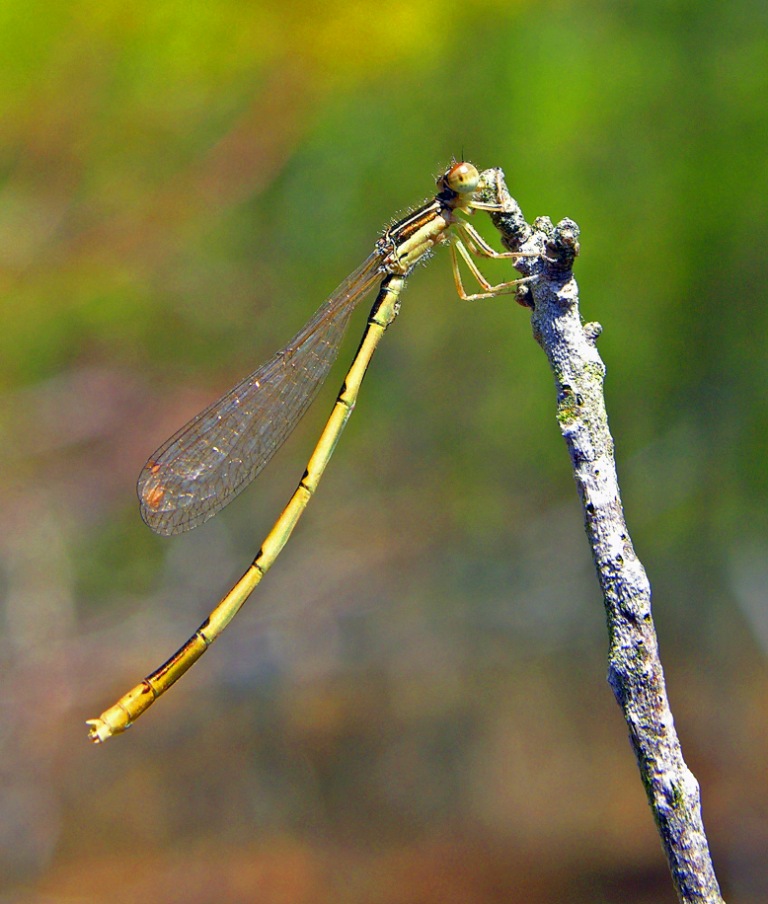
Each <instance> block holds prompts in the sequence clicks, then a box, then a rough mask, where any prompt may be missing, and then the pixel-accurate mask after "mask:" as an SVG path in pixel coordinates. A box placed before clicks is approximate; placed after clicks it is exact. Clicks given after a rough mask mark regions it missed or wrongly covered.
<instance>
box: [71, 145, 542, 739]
mask: <svg viewBox="0 0 768 904" xmlns="http://www.w3.org/2000/svg"><path fill="white" fill-rule="evenodd" d="M483 188H485V186H484V185H483V183H482V179H481V175H480V173H479V172H478V170H477V169H476V168H475V167H474V166H473V165H472V164H471V163H466V162H464V163H454V164H453V165H452V166H451V167H450V168H449V169H448V170H447V171H446V172H445V173H443V174H442V175H441V176H440V178H439V179H438V180H437V189H438V191H437V194H436V195H435V197H434V198H433V199H432V200H431V201H429V202H428V203H426V204H424V205H423V206H422V207H419V208H418V209H417V210H415V211H413V212H412V213H410V214H409V215H408V216H407V217H405V218H404V219H402V220H400V221H399V222H398V223H396V224H395V225H394V226H391V227H390V228H389V229H387V230H386V231H385V232H384V234H383V235H382V236H381V238H380V239H379V240H378V241H377V242H376V246H375V248H374V250H373V253H372V254H371V255H370V256H369V257H368V259H367V260H366V261H365V262H364V263H363V264H362V265H361V266H360V267H358V269H357V270H355V271H354V273H352V274H351V275H350V276H348V277H347V278H346V279H345V280H344V282H343V283H342V284H341V285H340V286H339V287H338V288H337V289H336V291H335V292H333V293H332V294H331V295H330V296H329V297H328V298H327V299H326V300H325V302H324V303H323V305H322V306H321V307H320V309H319V310H318V311H317V312H316V313H315V315H314V317H312V319H311V320H310V321H309V322H308V323H307V324H306V326H304V328H303V329H302V330H301V331H300V332H298V333H297V334H296V335H295V336H294V337H293V339H292V340H291V341H290V342H289V343H288V344H287V345H286V346H285V348H283V349H282V350H281V351H279V352H278V353H277V354H276V355H275V356H274V357H273V358H272V359H271V360H269V361H267V363H266V364H264V365H262V366H261V367H260V368H259V369H258V370H256V371H255V372H254V373H252V374H251V375H250V376H249V377H246V378H245V379H244V380H243V381H242V382H240V383H238V384H237V386H235V387H234V389H232V390H231V391H230V392H228V393H227V394H226V395H224V396H223V397H222V398H221V399H219V400H218V401H216V402H214V403H213V404H212V405H210V406H209V407H208V408H206V409H205V410H204V411H202V412H201V413H200V414H198V415H197V417H195V418H193V419H192V420H191V421H190V422H189V423H188V424H187V425H186V426H185V427H183V428H182V429H181V430H180V431H179V432H178V433H176V434H175V435H174V436H172V437H171V438H170V439H169V440H168V441H167V442H166V443H164V444H163V445H162V446H161V447H160V448H159V449H158V450H157V452H155V454H154V455H153V456H152V457H151V458H150V459H149V461H148V462H147V464H146V465H145V467H144V470H143V471H142V472H141V476H140V477H139V483H138V488H137V489H138V494H139V500H140V503H141V514H142V517H143V518H144V520H145V521H146V523H147V524H148V525H149V526H150V527H151V528H152V529H153V530H154V531H156V532H157V533H159V534H165V535H172V534H178V533H181V532H182V531H185V530H190V529H191V528H193V527H197V525H199V524H202V523H203V522H204V521H206V520H207V519H208V518H210V517H212V516H213V515H215V514H216V513H217V512H218V511H219V510H220V509H222V508H223V507H224V506H225V505H227V503H229V502H230V501H231V500H232V499H233V498H234V497H235V496H236V495H237V494H238V493H239V492H240V491H241V490H243V489H244V488H245V487H246V486H247V485H248V483H250V481H251V480H253V479H254V478H255V477H256V475H257V474H258V473H259V472H260V471H261V470H262V468H263V467H264V466H265V465H266V463H267V462H268V461H269V459H270V458H271V457H272V456H273V455H274V453H275V452H276V451H277V449H278V448H279V447H280V445H281V444H282V443H283V441H284V440H285V439H286V438H287V436H288V435H289V434H290V433H291V431H292V430H293V428H294V427H295V426H296V424H297V423H298V422H299V420H300V419H301V417H302V415H303V414H304V412H305V411H306V410H307V408H308V407H309V405H310V403H311V402H312V400H313V399H314V397H315V395H316V394H317V391H318V390H319V388H320V386H321V384H322V382H323V380H324V379H325V377H326V376H327V374H328V371H329V370H330V367H331V365H332V364H333V362H334V360H335V358H336V354H337V351H338V348H339V345H340V343H341V340H342V337H343V335H344V332H345V329H346V326H347V324H348V323H349V319H350V317H351V315H352V311H353V310H354V309H355V307H356V306H357V304H358V302H359V301H360V300H361V299H362V298H363V297H364V296H365V295H367V294H368V292H369V291H370V290H371V289H372V288H373V287H374V286H375V285H377V284H378V287H379V291H378V294H377V296H376V300H375V302H374V304H373V308H372V309H371V313H370V315H369V318H368V323H367V325H366V328H365V332H364V333H363V337H362V340H361V342H360V347H359V348H358V351H357V354H356V355H355V358H354V360H353V361H352V365H351V367H350V368H349V371H348V372H347V375H346V377H345V378H344V382H343V384H342V387H341V390H340V392H339V394H338V396H337V398H336V403H335V405H334V407H333V410H332V412H331V416H330V418H329V419H328V422H327V423H326V426H325V428H324V429H323V432H322V434H321V436H320V439H319V440H318V443H317V445H316V446H315V449H314V451H313V453H312V456H311V457H310V459H309V463H308V464H307V468H306V471H305V472H304V476H303V477H302V478H301V481H300V482H299V485H298V487H297V488H296V491H295V492H294V494H293V496H291V499H290V500H289V502H288V505H287V506H286V507H285V509H284V511H283V513H282V514H281V515H280V517H279V518H278V519H277V521H276V522H275V525H274V526H273V528H272V530H271V531H270V532H269V534H268V535H267V537H266V539H265V540H264V542H263V543H262V545H261V548H260V549H259V552H258V554H257V556H256V558H255V559H254V560H253V562H252V563H251V565H250V566H249V568H248V570H247V571H246V572H245V574H244V575H243V576H242V577H241V578H240V580H239V581H238V582H237V583H236V584H235V585H234V587H233V588H232V589H231V590H230V591H229V593H227V594H226V595H225V596H224V598H223V599H222V600H221V602H220V603H219V604H218V606H217V607H216V608H215V609H214V610H213V612H211V614H210V615H209V616H208V618H206V620H205V621H204V622H203V624H202V625H201V626H200V627H199V628H198V629H197V631H196V632H195V633H194V634H193V635H192V637H191V638H190V639H189V640H188V641H187V642H186V643H185V644H184V645H183V646H182V647H181V648H180V649H179V650H178V651H177V652H176V653H174V655H173V656H171V658H170V659H169V660H168V661H167V662H166V663H164V664H163V665H162V666H160V668H158V669H156V670H155V671H154V672H152V674H151V675H149V676H148V677H147V678H145V679H144V680H143V681H142V682H141V683H140V684H138V685H136V687H134V688H133V689H132V690H130V691H129V692H128V693H127V694H126V695H125V696H124V697H121V698H120V700H118V701H117V703H115V704H114V706H111V707H110V708H109V709H107V710H106V711H105V712H103V713H102V714H101V716H99V718H98V719H91V720H89V721H88V724H89V725H90V726H91V727H90V738H91V740H93V741H95V742H101V741H105V740H106V739H107V738H109V737H111V736H112V735H114V734H119V733H120V732H122V731H125V729H126V728H128V727H129V726H130V725H131V724H132V723H133V722H134V721H135V720H136V719H137V718H138V717H139V716H140V715H141V714H142V713H143V712H144V710H146V709H147V708H148V707H149V706H150V705H151V704H152V703H153V702H154V701H155V700H156V699H157V698H158V697H159V696H160V695H161V694H163V693H164V692H165V691H166V690H168V688H169V687H170V686H171V685H172V684H174V682H176V681H177V680H178V679H179V678H180V677H181V676H182V675H183V674H184V672H186V671H187V669H188V668H189V667H190V666H191V665H192V664H193V663H194V662H196V661H197V660H198V659H199V658H200V657H201V656H202V655H203V653H204V652H205V650H206V649H207V648H208V647H209V646H210V644H211V643H213V641H214V640H215V639H216V638H217V637H218V636H219V634H221V632H222V631H223V630H224V628H225V627H226V626H227V625H228V624H229V622H230V621H231V620H232V618H234V616H235V615H236V614H237V612H238V611H239V609H240V607H241V606H242V605H243V603H244V602H245V601H246V599H247V598H248V597H249V596H250V594H251V593H252V592H253V590H254V589H255V587H256V585H257V584H258V583H259V581H260V580H261V579H262V577H263V576H264V575H265V574H266V572H267V570H268V569H269V568H270V566H271V565H272V563H273V562H274V561H275V559H276V558H277V556H278V555H279V553H280V551H281V550H282V548H283V547H284V546H285V544H286V543H287V541H288V538H289V537H290V536H291V533H292V532H293V529H294V527H295V526H296V523H297V522H298V520H299V518H300V517H301V515H302V513H303V512H304V509H305V508H306V506H307V503H308V502H309V500H310V499H311V498H312V496H313V494H314V492H315V490H316V488H317V485H318V483H319V481H320V478H321V476H322V474H323V471H324V470H325V467H326V465H327V464H328V461H329V459H330V457H331V455H332V454H333V450H334V448H335V446H336V443H337V441H338V439H339V437H340V435H341V433H342V431H343V430H344V427H345V425H346V423H347V420H348V419H349V416H350V414H351V413H352V409H353V408H354V406H355V402H356V400H357V395H358V392H359V389H360V384H361V383H362V380H363V377H364V376H365V372H366V370H367V368H368V365H369V364H370V361H371V358H372V356H373V353H374V351H375V350H376V347H377V346H378V344H379V342H380V340H381V337H382V336H383V335H384V332H385V330H386V329H387V327H388V326H389V325H390V324H391V323H392V321H393V320H394V319H395V317H396V316H397V313H398V310H399V307H400V293H401V292H402V289H403V285H404V284H405V280H406V278H407V277H408V275H409V274H410V272H411V270H412V269H413V267H414V266H415V265H416V264H417V263H418V262H419V261H420V260H422V259H424V258H425V257H426V256H427V255H429V253H430V252H431V251H432V250H433V248H434V247H435V246H436V245H438V244H440V243H442V242H444V241H446V240H450V245H451V257H452V264H453V273H454V278H455V281H456V288H457V291H458V293H459V296H460V297H461V298H463V299H466V300H474V299H478V298H489V297H491V296H495V295H501V294H505V293H516V292H517V291H518V287H519V286H520V284H521V283H522V282H525V279H516V280H510V281H508V282H503V283H500V284H498V285H491V284H490V283H489V282H488V281H487V280H486V279H485V278H484V277H483V276H482V274H481V273H480V271H479V270H478V268H477V266H476V265H475V263H474V261H473V259H472V257H471V254H470V252H471V253H472V254H475V255H482V256H485V257H493V258H512V259H516V258H520V257H521V256H522V255H521V254H518V253H516V252H497V251H494V250H493V249H492V248H491V247H490V246H489V245H488V244H487V243H486V242H485V240H484V239H483V238H482V237H481V236H480V234H479V233H478V232H477V231H476V230H475V229H474V228H473V227H472V226H471V225H470V224H469V223H468V222H467V221H466V220H465V219H463V218H462V217H461V216H460V214H471V213H472V212H473V211H474V210H498V209H499V206H498V204H494V203H492V202H482V201H480V200H478V199H477V194H478V193H479V192H480V191H481V190H482V189H483ZM451 230H452V231H451ZM459 256H460V257H461V258H462V260H463V261H464V262H465V264H466V265H467V267H468V268H469V270H470V272H471V273H472V275H473V276H474V277H475V279H476V280H477V281H478V283H479V285H480V287H481V289H482V291H481V292H477V293H474V294H471V295H468V294H467V293H466V292H465V291H464V287H463V285H462V281H461V275H460V272H459V261H458V257H459Z"/></svg>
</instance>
